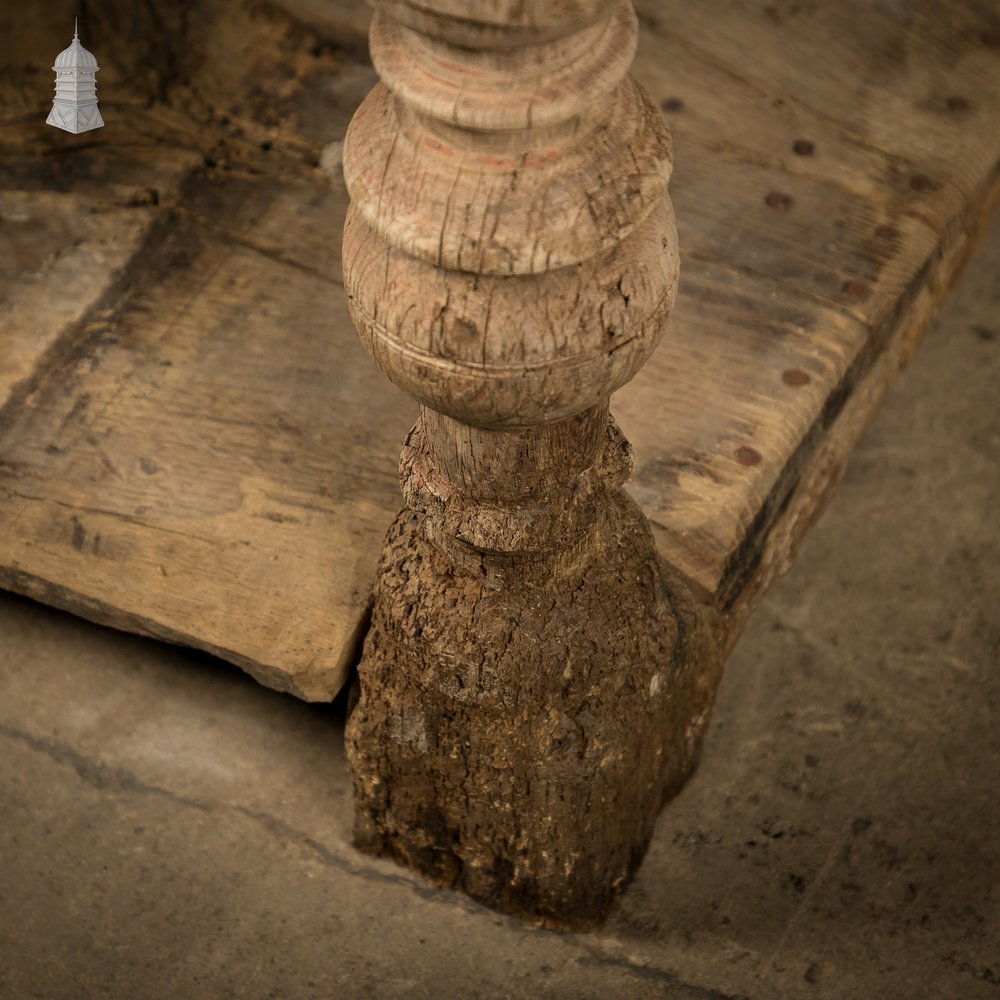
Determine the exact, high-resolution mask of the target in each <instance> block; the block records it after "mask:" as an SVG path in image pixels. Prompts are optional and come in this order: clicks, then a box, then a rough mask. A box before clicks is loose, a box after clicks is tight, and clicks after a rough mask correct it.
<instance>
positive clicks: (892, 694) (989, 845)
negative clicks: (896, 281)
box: [0, 222, 1000, 1000]
mask: <svg viewBox="0 0 1000 1000" xmlns="http://www.w3.org/2000/svg"><path fill="white" fill-rule="evenodd" d="M998 279H1000V222H998V224H995V225H994V226H993V228H992V231H991V233H990V234H989V236H988V238H987V241H986V245H984V246H983V247H981V248H980V249H979V251H978V252H977V254H976V256H975V257H974V258H973V260H972V262H971V263H970V265H969V267H968V269H967V271H966V273H965V275H964V276H963V279H962V281H961V283H960V285H959V287H958V288H957V289H956V291H955V292H954V293H953V295H952V297H951V298H950V300H949V301H948V304H947V306H946V308H945V311H944V313H943V314H942V316H941V319H940V321H939V322H938V323H937V325H936V326H935V327H934V328H933V329H932V330H931V331H930V332H929V334H928V336H927V339H926V340H925V343H924V345H923V348H922V350H921V353H920V355H919V356H918V358H917V360H916V362H915V363H914V365H913V366H912V368H911V369H910V370H909V372H908V373H907V374H906V375H905V376H904V377H903V379H902V380H901V381H900V382H899V383H898V385H897V387H896V388H895V389H894V391H893V392H892V393H891V395H890V398H889V399H888V401H887V403H886V405H885V406H884V408H883V410H882V411H881V413H880V415H879V417H878V418H877V420H876V422H875V424H874V425H873V426H872V427H871V428H870V430H869V431H868V433H867V434H866V436H865V437H864V439H863V440H862V442H861V443H860V445H859V446H858V448H857V450H856V451H855V454H854V458H853V460H852V462H851V465H850V467H849V468H848V471H847V474H846V477H845V479H844V482H843V484H842V485H841V487H840V489H839V491H838V492H837V494H836V495H835V497H834V500H833V502H832V504H831V506H830V508H829V509H828V511H827V513H826V514H825V515H824V517H823V518H822V520H821V522H820V523H819V525H818V526H817V527H816V528H815V530H814V531H813V533H812V535H811V536H810V538H809V539H808V540H807V542H806V544H805V545H804V546H803V549H802V551H801V553H800V556H799V559H798V563H797V566H796V568H795V569H794V570H793V571H792V572H791V573H790V574H789V575H788V576H787V577H786V578H785V579H784V580H783V581H781V582H780V583H779V584H778V585H777V586H776V587H775V588H774V589H773V590H772V592H771V593H770V595H769V596H768V598H767V600H766V601H765V603H764V604H763V605H762V607H761V608H760V609H759V610H758V612H757V613H756V616H755V617H754V619H753V621H752V623H751V625H750V627H749V629H748V630H747V632H746V634H745V635H744V637H743V639H742V640H741V642H740V644H739V646H738V648H737V650H736V652H735V654H734V655H733V657H732V659H731V661H730V663H729V666H728V671H727V674H726V678H725V680H724V682H723V685H722V688H721V691H720V695H719V704H718V709H717V712H716V716H715V720H714V723H713V727H712V730H711V733H710V736H709V740H708V746H707V750H706V755H705V759H704V762H703V764H702V767H701V770H700V772H699V773H698V775H697V776H696V778H695V779H694V781H693V782H692V783H691V784H690V786H689V787H688V788H687V789H686V790H685V791H684V792H683V793H682V795H681V796H680V797H679V798H678V799H677V800H676V801H675V802H674V803H673V804H672V805H671V806H670V807H669V808H668V809H667V811H666V812H665V813H664V814H663V816H662V817H661V819H660V822H659V825H658V828H657V832H656V836H655V838H654V841H653V844H652V847H651V849H650V852H649V855H648V857H647V859H646V862H645V863H644V865H643V867H642V869H641V871H640V873H639V876H638V878H637V880H636V882H635V883H634V885H633V886H632V888H631V889H630V890H629V892H628V893H627V895H626V897H625V899H624V900H623V902H622V904H621V905H620V907H619V908H618V910H617V911H616V912H615V914H614V915H613V916H612V918H611V920H610V921H609V922H608V924H607V925H606V927H605V928H604V929H603V930H602V931H601V932H599V933H596V934H590V935H561V934H556V933H553V932H550V931H544V930H537V929H533V928H531V927H525V926H522V925H520V924H518V923H516V922H514V921H512V920H508V919H505V918H502V917H500V916H497V915H496V914H494V913H491V912H488V911H486V910H483V909H481V908H479V907H477V906H475V905H472V904H471V903H469V902H467V901H465V900H464V899H462V898H459V897H457V896H455V895H452V894H450V893H447V892H443V891H438V890H436V889H434V888H431V887H429V886H427V885H425V884H423V883H422V882H421V881H419V880H418V879H416V878H413V877H411V876H410V875H409V874H408V873H406V872H405V871H403V870H401V869H398V868H396V867H395V866H393V865H392V864H390V863H382V862H377V861H372V860H370V859H368V858H365V857H362V856H360V855H358V854H357V853H355V852H354V850H353V849H352V848H351V847H350V844H349V836H350V824H351V799H350V789H349V782H348V776H347V771H346V767H345V762H344V752H343V748H342V739H343V719H344V704H343V701H342V700H341V701H338V702H337V703H336V704H334V705H333V706H330V707H326V706H323V707H317V706H309V705H306V704H302V703H299V702H296V701H294V700H293V699H291V698H289V697H286V696H282V695H278V694H275V693H273V692H271V691H268V690H265V689H263V688H261V687H258V686H257V685H255V684H254V683H253V682H252V681H250V680H249V679H248V678H246V677H245V676H243V675H242V674H241V673H239V672H238V671H236V670H235V669H232V668H230V667H228V666H226V665H224V664H221V663H219V662H217V661H214V660H212V659H210V658H209V657H206V656H202V655H198V654H194V653H191V652H188V651H185V650H182V649H176V648H171V647H168V646H164V645H159V644H157V643H154V642H149V641H145V640H141V639H137V638H134V637H131V636H127V635H122V634H119V633H115V632H111V631H108V630H105V629H101V628H98V627H95V626H92V625H89V624H87V623H85V622H83V621H79V620H76V619H73V618H70V617H68V616H66V615H62V614H58V613H56V612H53V611H50V610H48V609H46V608H43V607H41V606H39V605H36V604H33V603H31V602H29V601H25V600H21V599H19V598H15V597H11V596H4V595H0V997H3V998H5V1000H13V998H22V997H44V998H73V1000H82V998H90V997H110V998H128V1000H141V998H166V997H176V998H185V1000H192V998H202V997H205V998H220V997H252V998H257V997H261V998H262V997H280V998H299V997H302V998H325V997H345V998H353V997H387V998H395V997H415V998H418V997H427V998H450V997H463V998H466V997H476V998H479V997H483V998H493V997H517V998H522V997H529V998H530V997H554V998H574V1000H575V998H587V997H594V998H597V997H601V998H607V997H611V998H632V997H636V998H638V997H643V998H645V997H671V998H684V1000H686V998H690V1000H709V998H719V1000H721V998H733V997H753V998H755V1000H757V998H760V1000H763V998H768V997H811V996H816V997H836V998H858V1000H873V998H893V997H905V998H917V997H928V998H962V1000H974V998H977V997H984V998H985V997H996V996H1000V725H998V722H997V709H998V707H1000V670H998V665H1000V664H998V661H1000V407H998V406H997V393H998V389H997V387H998V385H1000V281H998Z"/></svg>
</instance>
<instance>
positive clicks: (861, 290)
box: [840, 278, 868, 302]
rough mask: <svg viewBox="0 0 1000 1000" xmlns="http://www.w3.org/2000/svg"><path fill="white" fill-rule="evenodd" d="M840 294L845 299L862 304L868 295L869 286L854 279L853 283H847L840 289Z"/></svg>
mask: <svg viewBox="0 0 1000 1000" xmlns="http://www.w3.org/2000/svg"><path fill="white" fill-rule="evenodd" d="M840 293H841V295H843V296H844V298H845V299H850V300H851V301H852V302H860V301H861V300H862V299H863V298H864V297H865V296H866V295H867V294H868V286H867V285H866V284H865V283H864V282H863V281H858V279H857V278H854V279H853V280H851V281H845V282H844V283H843V285H841V287H840Z"/></svg>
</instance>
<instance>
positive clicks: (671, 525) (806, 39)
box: [0, 0, 1000, 698]
mask: <svg viewBox="0 0 1000 1000" xmlns="http://www.w3.org/2000/svg"><path fill="white" fill-rule="evenodd" d="M63 6H65V13H66V17H67V18H68V19H70V20H71V18H72V13H71V11H70V6H69V5H63ZM56 7H58V4H50V5H46V10H45V11H41V10H40V9H38V8H30V9H25V10H19V11H18V12H17V25H16V30H15V25H14V12H13V10H10V11H7V10H5V11H3V12H2V13H0V28H2V29H3V33H4V36H5V37H10V38H15V39H16V40H17V42H16V46H13V47H5V49H4V52H3V53H0V60H3V64H2V65H3V72H2V73H0V94H2V108H3V111H2V116H3V120H2V129H0V171H2V172H0V181H2V188H3V195H2V203H0V212H2V216H0V295H2V299H0V402H2V403H3V409H2V412H0V463H2V464H0V567H2V569H0V576H2V580H3V584H4V585H5V586H8V587H11V588H13V589H17V590H20V591H22V592H26V593H30V594H32V595H33V596H36V597H39V598H41V599H43V600H47V601H50V602H51V603H54V604H57V605H60V606H62V607H67V608H69V609H71V610H74V611H76V612H78V613H81V614H85V615H87V616H89V617H92V618H95V619H97V620H102V621H107V622H109V623H111V624H114V625H116V626H119V627H125V628H131V629H135V630H138V631H143V632H147V633H150V634H154V635H159V636H162V637H165V638H170V639H173V640H176V641H182V642H188V643H192V644H194V645H199V646H202V647H203V648H208V649H212V650H213V651H216V652H219V653H220V654H221V655H223V656H226V657H228V658H229V659H232V660H234V661H235V662H238V663H241V664H242V665H243V666H245V667H247V669H250V670H251V671H252V672H254V673H255V675H256V676H258V677H260V678H261V679H262V680H263V681H264V682H265V683H269V684H272V685H274V686H277V687H280V688H284V689H287V690H292V691H295V692H296V693H298V694H300V695H302V696H305V697H314V698H316V697H329V696H330V695H331V694H332V693H333V692H334V691H335V690H336V688H337V687H338V686H339V685H340V683H341V682H342V680H343V677H344V675H345V668H346V666H347V664H348V663H349V662H350V661H351V659H352V657H353V655H354V645H353V643H354V637H355V636H356V635H357V633H358V630H359V628H360V627H361V626H362V623H363V621H364V616H365V613H366V608H367V603H368V599H369V598H368V595H369V590H370V584H371V579H372V576H373V574H374V570H375V563H376V560H377V554H378V550H379V547H380V544H381V538H382V535H383V532H384V530H385V527H386V526H387V525H388V524H389V522H390V521H391V520H392V518H393V516H394V515H395V512H396V511H397V509H398V506H399V492H398V486H397V482H396V454H397V450H398V442H399V440H400V439H401V437H402V436H403V434H405V431H406V428H407V427H409V426H410V424H411V423H412V421H413V418H414V416H415V411H414V409H413V408H412V406H411V404H410V403H409V402H408V401H407V400H406V399H405V397H403V396H402V395H401V394H400V393H398V392H396V391H395V390H393V389H392V388H391V387H390V386H388V385H387V384H386V383H385V381H384V379H382V378H381V377H380V376H379V375H378V373H377V372H374V371H373V369H372V366H371V364H370V361H369V359H368V358H367V357H365V355H364V354H363V352H362V351H361V350H360V349H359V348H358V347H357V346H356V343H355V340H354V335H353V331H352V330H351V328H350V324H349V321H348V318H347V315H346V311H345V310H344V308H343V305H342V302H341V301H340V300H341V298H342V291H341V289H340V287H339V286H338V285H337V282H338V281H339V235H338V234H339V229H340V225H341V221H342V218H343V213H344V211H345V205H346V194H345V192H344V190H343V187H342V186H341V185H339V184H338V183H337V182H336V181H331V180H330V178H329V177H328V176H327V175H326V174H324V173H322V172H321V171H320V170H319V169H318V168H317V164H318V163H319V161H320V157H321V154H322V151H323V148H324V146H325V145H326V144H327V143H329V142H330V141H332V140H336V139H338V138H342V136H343V133H344V130H345V128H346V124H347V120H348V119H349V117H350V115H351V114H352V113H353V111H354V109H355V108H356V107H357V105H358V104H359V103H360V101H361V98H362V96H363V95H364V94H365V93H366V92H367V91H368V89H369V88H370V87H371V86H372V84H373V82H374V75H373V73H372V70H371V67H370V66H369V65H368V63H367V58H366V55H365V53H366V44H365V32H366V30H367V22H368V13H367V9H366V8H365V7H364V6H363V5H362V4H360V3H355V2H353V0H350V2H349V0H330V2H326V3H323V4H320V3H318V2H316V0H285V2H284V3H283V4H280V5H277V4H275V5H266V4H263V5H262V4H250V3H241V2H239V0H212V2H207V3H204V4H199V5H198V6H197V8H192V9H191V10H189V11H188V13H187V14H186V15H185V16H184V17H181V15H180V8H178V10H177V11H176V12H175V11H173V10H167V11H166V12H165V13H163V14H162V20H161V23H160V24H159V25H156V24H154V23H153V22H152V21H151V20H150V15H149V13H148V9H147V8H145V7H131V6H128V7H127V9H126V5H124V4H107V5H102V7H101V9H100V10H95V11H94V12H93V13H92V14H91V15H90V16H91V18H92V19H93V23H92V24H91V25H90V26H89V28H88V38H92V39H93V46H92V47H93V49H94V51H95V52H96V53H97V55H98V57H99V59H100V61H101V65H102V74H101V81H100V85H101V90H100V92H99V96H100V99H101V107H102V110H103V111H104V112H105V118H106V120H107V122H108V124H107V126H106V128H105V129H103V130H100V132H99V133H95V134H94V135H93V136H91V137H89V138H88V141H87V142H80V141H78V140H76V139H74V138H73V137H71V136H65V135H64V136H56V135H55V134H52V135H49V134H47V133H55V131H56V130H53V129H46V128H45V126H44V125H43V124H42V123H43V122H44V117H45V113H46V110H47V102H48V100H49V97H50V85H51V80H50V79H49V76H50V73H49V72H48V70H47V67H48V66H49V65H51V58H52V55H53V54H54V53H55V52H57V51H58V50H59V48H60V47H61V45H62V44H63V39H62V36H63V34H64V32H63V31H62V30H61V28H60V25H59V18H58V11H57V10H55V8H56ZM637 7H638V10H639V14H640V24H641V30H640V44H639V50H638V56H637V61H636V66H635V72H636V75H637V76H638V78H639V80H640V81H641V82H642V83H643V84H644V85H645V86H646V88H647V89H648V90H649V92H650V93H651V94H652V95H653V97H654V98H655V99H656V100H657V101H659V102H662V104H661V106H662V107H664V109H665V111H666V113H667V116H668V118H669V120H670V123H671V127H672V129H673V133H674V151H675V171H674V175H673V178H672V181H671V191H672V196H673V200H674V204H675V208H676V211H677V224H678V230H679V234H680V245H681V249H682V269H681V284H680V294H679V296H678V299H677V304H676V307H675V310H674V314H673V318H672V321H671V326H670V328H669V330H668V333H667V335H666V336H665V337H664V340H663V341H662V342H661V345H660V347H659V349H658V350H657V352H656V353H655V354H654V355H653V358H652V360H651V361H650V362H649V364H648V365H647V366H646V368H645V369H644V370H643V371H642V373H641V374H640V375H639V376H638V378H637V379H636V380H635V381H633V382H632V383H630V385H629V386H628V387H627V388H626V389H624V390H623V391H622V392H620V393H619V394H618V395H617V396H616V397H615V415H616V417H617V419H618V420H619V422H620V423H621V425H622V428H623V430H624V431H625V433H626V435H627V436H628V437H629V438H630V440H631V441H632V443H633V446H634V449H635V457H636V469H635V473H634V475H633V477H632V479H631V481H630V484H629V487H628V488H629V489H630V491H631V492H632V495H633V496H634V497H635V498H636V499H637V500H638V501H639V503H640V505H641V507H642V508H643V510H644V511H645V512H646V514H647V515H648V516H649V517H650V518H651V520H652V522H653V525H654V532H655V534H656V537H657V542H658V545H659V548H660V551H661V553H662V554H663V555H664V556H665V557H666V559H667V560H668V561H669V562H670V563H671V564H672V565H674V566H675V567H676V568H677V569H678V570H679V571H680V572H681V573H682V574H683V575H684V576H685V577H686V578H687V579H688V580H689V581H691V583H692V584H694V585H695V586H696V587H697V589H698V590H699V592H700V593H701V595H702V596H703V598H704V600H706V601H707V602H709V603H711V604H712V605H713V606H715V607H717V608H718V609H719V610H720V611H721V613H722V616H723V619H722V624H723V629H724V630H725V632H726V636H727V639H728V641H732V640H733V639H734V638H735V635H736V634H738V628H739V625H740V623H741V622H742V621H743V620H744V619H745V616H746V614H747V613H748V610H749V607H750V605H751V602H752V600H754V599H756V596H757V595H758V594H759V593H760V592H761V591H762V589H763V587H764V586H766V583H767V581H768V580H769V579H770V578H771V577H772V576H773V574H774V573H775V572H777V571H779V570H780V568H781V567H783V566H784V565H786V564H787V562H788V559H789V558H790V554H791V552H792V551H793V550H794V544H795V541H796V539H797V538H798V537H800V535H801V532H802V531H803V530H804V526H805V525H806V524H807V523H808V521H809V520H810V518H811V517H813V516H814V515H815V512H816V510H817V509H818V507H819V505H821V503H822V500H823V498H824V497H825V495H826V494H827V491H828V487H829V484H830V482H831V481H833V480H835V478H836V476H837V474H838V472H839V469H840V468H841V467H842V465H843V463H844V461H845V460H846V456H847V454H848V453H849V450H850V446H851V443H852V442H853V439H854V437H855V436H856V434H857V433H858V432H859V431H860V427H861V426H863V423H864V420H865V419H866V418H867V416H868V415H869V414H870V412H871V410H872V408H873V406H874V405H875V401H876V400H877V398H878V396H879V394H880V393H881V392H882V391H883V390H884V387H885V386H886V385H887V384H888V382H889V381H890V380H891V378H892V376H893V375H894V374H895V372H896V371H897V370H898V368H899V366H900V365H901V364H902V362H903V361H904V360H905V357H906V355H907V353H908V352H909V350H910V349H911V347H912V344H913V343H914V342H915V341H916V340H917V339H918V338H919V334H920V331H921V330H922V329H923V327H924V326H925V325H926V323H927V322H928V321H929V319H930V317H931V316H932V315H933V312H934V309H935V307H936V305H937V303H938V302H939V301H940V299H941V297H942V296H943V295H944V293H945V291H946V290H947V287H948V285H949V283H950V281H951V279H952V277H953V276H954V274H955V272H956V270H957V268H958V266H959V265H960V262H961V260H962V258H963V256H964V254H965V253H966V252H967V250H968V247H969V246H970V245H971V242H972V239H973V236H974V233H975V231H976V230H977V228H978V226H979V224H980V223H981V221H982V220H983V218H984V217H985V216H986V214H987V212H988V211H989V210H990V208H991V207H992V203H993V199H994V196H995V192H996V190H997V178H998V163H1000V46H998V43H997V39H998V38H1000V18H998V15H997V12H996V9H995V5H993V4H990V3H987V2H975V0H956V2H955V3H949V4H938V3H930V2H923V3H903V2H902V0H894V2H887V3H882V4H879V5H877V7H873V6H872V5H870V4H867V3H862V2H861V0H853V2H848V3H843V4H820V3H815V2H811V3H801V2H798V3H795V4H791V3H785V2H778V3H774V4H769V5H767V6H766V7H761V6H760V5H751V4H745V3H737V2H734V0H711V2H707V3H703V4H698V5H694V6H692V5H690V4H685V5H683V6H682V5H679V4H676V3H673V2H671V3H664V2H652V0H644V2H640V3H638V4H637ZM119 8H120V9H119ZM116 11H117V13H115V12H116ZM43 15H44V16H43ZM67 23H68V22H67ZM99 41H100V44H99ZM219 52H226V53H228V54H229V57H228V58H227V59H224V60H220V59H218V58H217V54H218V53H219ZM213 54H214V56H215V57H214V58H213V57H212V56H213ZM85 138H87V137H85ZM165 361H170V362H171V364H170V365H164V364H162V362H165ZM84 397H86V398H84ZM81 400H83V402H81ZM74 407H75V409H74ZM141 459H144V460H145V461H146V464H147V466H148V467H152V466H155V468H156V471H155V472H154V473H152V474H148V473H146V472H145V471H143V468H142V465H141V464H140V460H141ZM109 466H111V467H113V469H114V470H116V471H112V469H111V468H109ZM275 498H277V499H275ZM307 505H308V506H307ZM74 518H75V521H74ZM290 519H297V520H290ZM77 524H79V526H80V527H79V529H77V527H76V525H77ZM81 532H82V533H83V535H82V537H81V534H80V533H81ZM98 534H99V535H100V538H101V542H100V549H101V552H100V553H96V552H95V551H94V547H95V539H96V538H97V536H98ZM74 540H75V541H76V543H78V544H74ZM243 542H249V543H250V544H249V545H245V544H242V543H243ZM161 566H162V568H163V572H161V570H160V567H161Z"/></svg>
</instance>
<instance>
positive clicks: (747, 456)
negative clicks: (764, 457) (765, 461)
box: [735, 444, 761, 468]
mask: <svg viewBox="0 0 1000 1000" xmlns="http://www.w3.org/2000/svg"><path fill="white" fill-rule="evenodd" d="M735 455H736V461H737V462H739V463H740V465H745V466H747V467H748V468H749V467H750V466H751V465H757V463H758V462H760V459H761V454H760V452H759V451H757V449H756V448H750V447H748V446H747V445H745V444H744V445H740V447H739V448H737V449H736V452H735Z"/></svg>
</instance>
